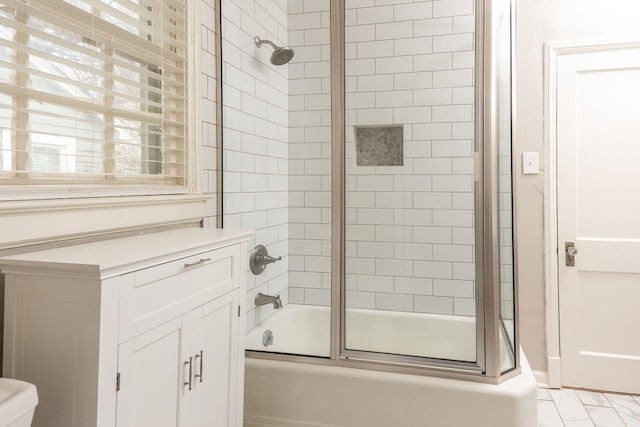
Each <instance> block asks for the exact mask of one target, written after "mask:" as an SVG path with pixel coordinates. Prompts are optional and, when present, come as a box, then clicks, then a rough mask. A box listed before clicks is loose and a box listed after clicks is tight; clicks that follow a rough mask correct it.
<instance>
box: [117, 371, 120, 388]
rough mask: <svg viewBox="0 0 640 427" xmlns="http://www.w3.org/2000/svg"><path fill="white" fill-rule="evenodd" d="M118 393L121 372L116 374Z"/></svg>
mask: <svg viewBox="0 0 640 427" xmlns="http://www.w3.org/2000/svg"><path fill="white" fill-rule="evenodd" d="M116 391H120V372H118V373H117V374H116Z"/></svg>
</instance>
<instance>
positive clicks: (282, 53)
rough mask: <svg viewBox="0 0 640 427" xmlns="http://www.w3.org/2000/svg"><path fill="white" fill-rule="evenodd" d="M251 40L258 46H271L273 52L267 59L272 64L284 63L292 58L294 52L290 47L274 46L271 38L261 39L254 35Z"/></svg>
mask: <svg viewBox="0 0 640 427" xmlns="http://www.w3.org/2000/svg"><path fill="white" fill-rule="evenodd" d="M253 41H254V42H255V44H256V46H258V47H261V46H262V45H263V44H268V45H269V46H271V47H272V48H273V53H272V54H271V58H270V59H269V60H270V61H271V63H272V64H273V65H284V64H286V63H287V62H289V61H291V59H292V58H293V54H294V52H293V49H291V48H290V47H287V46H283V47H279V46H276V44H275V43H274V42H272V41H271V40H262V39H261V38H260V37H258V36H256V37H254V39H253Z"/></svg>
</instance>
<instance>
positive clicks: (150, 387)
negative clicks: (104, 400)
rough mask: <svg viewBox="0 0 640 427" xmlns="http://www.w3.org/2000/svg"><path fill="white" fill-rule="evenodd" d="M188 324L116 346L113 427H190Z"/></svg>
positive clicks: (180, 322) (176, 322)
mask: <svg viewBox="0 0 640 427" xmlns="http://www.w3.org/2000/svg"><path fill="white" fill-rule="evenodd" d="M190 320H191V319H190V318H189V317H188V316H184V317H179V318H177V319H174V320H171V321H169V322H167V323H164V324H162V325H160V326H158V327H156V328H154V329H152V330H150V331H148V332H145V333H143V334H140V335H139V336H137V337H135V338H133V339H132V340H130V341H127V342H126V343H123V344H121V345H120V349H119V354H118V371H119V373H120V391H119V392H118V394H117V426H118V427H180V426H181V427H190V423H189V420H188V419H187V416H188V415H189V411H188V405H189V403H190V402H189V399H190V398H191V396H192V395H193V391H189V390H188V386H185V385H184V383H185V382H187V381H188V380H189V366H188V365H187V364H185V362H187V361H189V357H193V355H192V354H191V351H190V350H191V347H192V343H191V337H190V335H191V334H190V333H189V331H190V325H189V323H190ZM191 360H192V361H193V359H191ZM192 369H193V367H192Z"/></svg>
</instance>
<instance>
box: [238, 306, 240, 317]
mask: <svg viewBox="0 0 640 427" xmlns="http://www.w3.org/2000/svg"><path fill="white" fill-rule="evenodd" d="M238 317H240V306H238Z"/></svg>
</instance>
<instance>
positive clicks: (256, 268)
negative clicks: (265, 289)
mask: <svg viewBox="0 0 640 427" xmlns="http://www.w3.org/2000/svg"><path fill="white" fill-rule="evenodd" d="M280 260H282V257H281V256H279V257H277V258H274V257H272V256H271V255H269V252H267V248H265V247H264V245H258V246H256V247H255V248H253V250H252V251H251V256H250V257H249V268H250V269H251V272H252V273H253V274H255V275H258V274H260V273H262V272H263V271H264V269H265V268H267V265H269V264H273V263H274V262H276V261H280Z"/></svg>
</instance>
